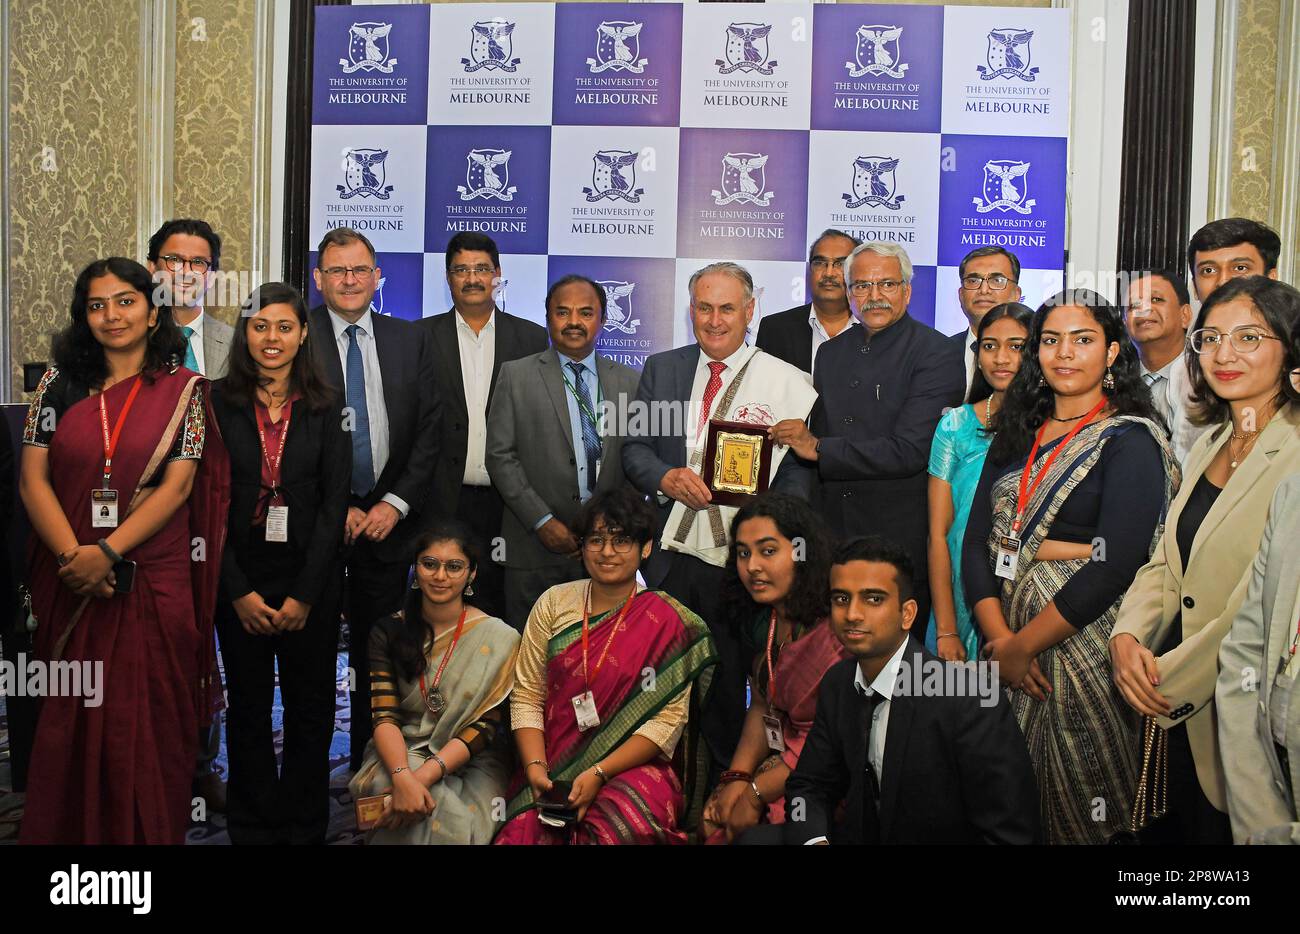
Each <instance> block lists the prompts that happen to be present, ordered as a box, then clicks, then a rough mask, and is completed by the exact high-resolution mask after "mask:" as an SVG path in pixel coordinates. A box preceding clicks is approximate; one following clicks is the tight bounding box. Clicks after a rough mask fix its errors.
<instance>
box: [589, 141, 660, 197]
mask: <svg viewBox="0 0 1300 934" xmlns="http://www.w3.org/2000/svg"><path fill="white" fill-rule="evenodd" d="M636 157H637V154H636V153H635V152H630V151H628V150H626V149H604V150H601V151H600V152H598V153H596V154H595V155H594V156H592V157H591V163H592V165H591V187H590V188H584V189H582V193H583V194H584V195H586V196H587V200H588V201H600V200H601V199H602V198H605V199H608V200H610V201H627V202H629V203H631V204H636V203H637V202H639V201H640V200H641V196H642V195H643V194H645V189H644V188H637V187H636Z"/></svg>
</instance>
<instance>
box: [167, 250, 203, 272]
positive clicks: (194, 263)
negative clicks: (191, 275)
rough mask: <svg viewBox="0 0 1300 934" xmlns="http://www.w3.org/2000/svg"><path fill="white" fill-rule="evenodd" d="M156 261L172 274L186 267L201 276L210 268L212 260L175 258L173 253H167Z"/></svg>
mask: <svg viewBox="0 0 1300 934" xmlns="http://www.w3.org/2000/svg"><path fill="white" fill-rule="evenodd" d="M158 259H159V261H160V262H161V263H162V264H163V265H164V266H166V267H167V268H168V269H170V270H171V271H172V272H180V271H181V270H182V269H184V268H186V267H187V266H188V267H189V269H190V272H197V273H199V274H200V275H202V274H203V273H205V272H207V271H208V270H209V269H211V268H212V260H210V259H203V258H202V257H195V258H193V259H189V258H187V257H184V256H177V255H176V254H175V253H168V254H167V255H166V256H160V257H158Z"/></svg>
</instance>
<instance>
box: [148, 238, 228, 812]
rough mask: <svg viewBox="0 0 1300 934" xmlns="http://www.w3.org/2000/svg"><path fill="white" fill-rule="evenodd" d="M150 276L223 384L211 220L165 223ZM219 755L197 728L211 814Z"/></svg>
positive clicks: (197, 787) (219, 790) (196, 354)
mask: <svg viewBox="0 0 1300 934" xmlns="http://www.w3.org/2000/svg"><path fill="white" fill-rule="evenodd" d="M147 259H148V261H149V271H150V272H151V273H153V274H154V278H155V281H156V282H158V284H159V285H161V286H164V287H165V288H166V290H167V293H168V294H167V296H166V300H165V301H164V302H163V304H165V305H168V306H170V307H171V313H172V319H173V320H174V321H175V322H176V326H177V327H178V328H180V330H181V334H183V335H184V336H185V358H184V360H182V361H181V363H182V365H184V366H185V367H186V369H189V370H193V371H194V372H195V373H199V374H201V375H203V376H206V377H207V378H208V379H221V377H223V376H225V375H226V369H227V367H228V366H229V363H230V342H231V339H232V338H233V336H234V333H235V332H234V329H233V328H232V327H231V326H230V325H228V324H226V323H225V322H224V321H221V320H220V319H218V318H214V317H212V316H211V315H209V314H205V313H204V311H203V300H204V297H205V293H206V292H207V290H208V287H209V286H210V285H211V284H212V279H213V274H214V272H215V271H216V270H217V268H218V267H219V266H220V265H221V238H220V237H219V236H217V233H216V231H214V230H213V229H212V227H211V225H210V224H208V222H207V221H202V220H195V219H192V218H184V217H183V218H177V219H175V220H170V221H167V222H166V223H165V224H163V225H162V226H161V227H159V228H158V229H157V230H156V231H155V232H154V235H153V236H152V237H150V238H149V255H148V257H147ZM220 752H221V721H220V720H219V719H216V718H214V719H213V721H212V724H211V725H210V726H205V727H200V728H199V755H198V761H197V763H196V765H195V769H194V793H195V794H196V795H198V796H199V797H201V798H203V799H204V800H205V801H206V802H207V804H208V809H209V810H211V811H215V812H217V813H220V814H224V813H225V811H226V786H225V783H224V782H223V781H222V780H221V776H220V775H218V774H217V770H216V761H217V756H218V754H219V753H220Z"/></svg>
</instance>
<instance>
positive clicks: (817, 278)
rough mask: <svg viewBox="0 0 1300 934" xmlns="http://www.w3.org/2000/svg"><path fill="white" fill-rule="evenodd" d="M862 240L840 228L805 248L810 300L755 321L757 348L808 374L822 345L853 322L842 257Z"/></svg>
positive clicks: (827, 232) (828, 231)
mask: <svg viewBox="0 0 1300 934" xmlns="http://www.w3.org/2000/svg"><path fill="white" fill-rule="evenodd" d="M861 242H862V241H861V240H859V239H858V238H857V237H854V236H851V235H850V234H846V233H845V232H844V231H842V230H835V229H833V228H832V229H829V230H823V231H822V233H821V236H819V237H818V238H817V239H816V240H815V241H814V242H813V245H812V247H811V248H810V249H809V250H808V281H809V282H810V283H812V301H811V302H809V303H808V304H807V305H799V306H798V307H795V308H790V309H788V310H786V311H782V312H778V313H777V314H774V315H764V316H763V319H762V320H761V321H759V323H758V339H757V340H756V341H755V343H756V344H758V349H759V350H765V351H767V352H768V353H770V354H771V355H772V356H774V357H777V358H779V359H781V360H784V361H785V362H786V363H788V364H790V365H791V366H796V367H798V368H799V369H801V370H803V371H804V372H805V373H809V374H811V373H812V370H813V361H814V360H815V359H816V358H817V350H818V348H820V347H821V345H822V344H824V343H826V342H827V341H828V340H830V339H831V338H832V337H834V336H836V335H837V334H839V333H840V332H841V331H843V330H844V329H845V328H848V327H852V326H853V325H855V324H857V321H856V320H855V319H854V317H853V315H852V314H850V313H849V299H848V295H847V294H846V293H845V291H844V260H845V258H846V257H847V256H848V255H849V253H850V252H851V251H852V250H853V248H854V247H855V246H857V245H858V244H859V243H861Z"/></svg>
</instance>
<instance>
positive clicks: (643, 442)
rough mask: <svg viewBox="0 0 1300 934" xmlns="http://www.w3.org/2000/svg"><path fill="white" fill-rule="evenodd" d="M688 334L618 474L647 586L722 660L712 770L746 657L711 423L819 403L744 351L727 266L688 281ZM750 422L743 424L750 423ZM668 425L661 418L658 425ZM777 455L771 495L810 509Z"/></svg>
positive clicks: (641, 394)
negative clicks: (730, 586) (726, 608)
mask: <svg viewBox="0 0 1300 934" xmlns="http://www.w3.org/2000/svg"><path fill="white" fill-rule="evenodd" d="M689 288H690V293H691V324H692V326H693V328H694V331H695V339H696V341H697V343H695V344H691V345H689V346H687V347H679V348H677V349H676V350H668V351H664V352H663V353H657V354H654V355H653V356H651V357H650V358H649V359H647V360H646V364H645V369H644V370H642V372H641V381H640V383H639V384H638V386H637V391H636V409H635V410H634V411H633V412H631V413H629V414H630V415H631V416H633V418H630V419H629V427H630V428H631V426H635V425H636V424H637V422H636V419H635V417H636V416H640V417H641V419H642V420H641V425H643V426H644V429H643V430H641V431H637V432H633V431H629V435H628V438H627V439H626V440H625V441H624V443H623V467H624V469H625V470H626V471H627V475H628V479H630V480H631V481H632V483H633V485H634V486H635V487H636V488H637V489H639V490H640V491H641V492H642V493H645V494H647V495H651V496H656V497H657V498H658V504H659V510H658V513H659V529H658V531H657V532H656V535H655V538H656V544H655V548H654V551H652V552H651V554H650V558H649V559H648V560H647V561H646V562H645V563H644V564H643V565H642V566H641V574H642V576H644V578H645V581H646V584H647V585H648V586H650V587H652V588H656V589H662V590H665V591H667V592H668V593H669V594H671V595H672V596H673V597H675V598H676V599H678V600H679V601H681V602H682V603H683V604H685V605H686V606H688V607H689V608H690V609H692V610H694V611H695V612H696V613H698V614H699V615H700V616H701V617H702V618H703V619H704V621H705V623H707V624H708V627H709V631H710V633H711V634H712V635H713V639H714V643H715V646H716V648H717V652H718V666H717V668H716V669H715V671H714V680H713V687H712V688H711V689H710V701H709V704H708V706H706V707H705V708H704V710H703V711H702V717H701V727H702V729H703V732H704V738H705V741H706V742H707V743H708V746H709V751H710V753H711V754H712V757H713V761H714V763H715V764H717V763H725V762H727V761H729V760H730V758H731V754H732V753H733V752H734V751H735V748H736V743H737V742H739V740H740V730H741V725H742V722H743V720H744V716H745V674H746V672H747V671H748V669H749V663H748V661H747V660H746V659H745V657H744V652H743V650H742V648H741V644H740V637H739V634H738V633H737V632H735V631H733V630H732V628H731V627H730V626H729V625H728V624H727V623H726V621H725V620H724V616H723V611H722V609H723V608H722V582H723V578H724V574H725V572H724V570H723V567H724V565H725V563H726V558H727V550H728V548H729V545H730V542H729V541H728V536H729V534H730V526H731V518H732V517H733V516H734V515H735V513H736V510H735V509H734V508H732V507H730V506H717V505H714V504H712V502H711V500H712V498H713V497H712V493H711V492H710V491H709V488H708V487H707V486H706V485H705V483H704V480H703V479H702V460H703V453H704V449H705V446H706V444H707V434H708V421H709V419H710V418H711V417H712V418H717V419H724V420H731V421H739V420H744V421H759V422H761V423H763V424H772V423H773V422H775V421H778V420H780V419H783V418H790V419H802V418H806V417H807V415H808V412H809V411H811V409H812V404H813V402H814V400H815V398H816V397H815V394H814V393H813V391H812V387H810V386H809V385H808V381H807V376H806V374H804V373H801V372H800V371H799V370H797V369H796V368H795V367H793V366H791V365H790V364H788V363H785V362H784V361H782V360H778V359H776V358H775V357H773V356H772V355H771V354H767V353H765V352H764V351H762V350H759V349H758V348H756V347H750V346H748V345H746V344H745V330H746V328H747V327H748V326H749V323H750V321H751V320H752V319H753V315H754V281H753V279H752V278H751V277H750V275H749V273H748V271H746V270H745V269H744V268H743V267H741V266H738V265H736V264H735V263H714V264H712V265H710V266H705V267H704V268H703V269H700V270H697V271H696V273H695V274H694V275H693V276H691V279H690V285H689ZM747 413H749V414H747ZM665 416H666V417H665ZM787 454H788V452H787V451H786V450H784V449H777V450H776V451H774V453H773V460H772V463H773V464H774V465H775V466H776V470H775V473H774V475H770V488H771V489H777V490H781V491H783V492H786V493H792V494H794V495H796V496H799V497H801V498H803V499H809V498H810V496H811V491H812V481H813V477H812V472H811V471H810V470H809V469H808V468H807V467H805V466H803V465H801V464H799V463H798V462H797V461H796V460H795V458H793V457H789V456H787Z"/></svg>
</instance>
